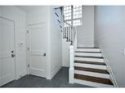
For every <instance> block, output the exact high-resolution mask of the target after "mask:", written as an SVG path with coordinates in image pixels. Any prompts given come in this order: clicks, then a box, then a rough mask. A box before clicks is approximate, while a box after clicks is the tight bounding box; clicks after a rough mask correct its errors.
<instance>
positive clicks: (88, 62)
mask: <svg viewBox="0 0 125 93" xmlns="http://www.w3.org/2000/svg"><path fill="white" fill-rule="evenodd" d="M74 62H75V63H82V64H95V65H106V64H105V63H101V62H91V61H74Z"/></svg>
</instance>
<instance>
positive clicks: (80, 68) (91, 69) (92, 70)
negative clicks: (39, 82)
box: [74, 66, 109, 74]
mask: <svg viewBox="0 0 125 93" xmlns="http://www.w3.org/2000/svg"><path fill="white" fill-rule="evenodd" d="M74 69H75V70H83V71H90V72H97V73H104V74H109V72H108V71H107V70H101V69H93V68H85V67H76V66H75V67H74Z"/></svg>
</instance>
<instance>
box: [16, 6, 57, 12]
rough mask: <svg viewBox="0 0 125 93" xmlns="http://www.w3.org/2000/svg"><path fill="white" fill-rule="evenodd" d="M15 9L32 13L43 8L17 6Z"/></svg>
mask: <svg viewBox="0 0 125 93" xmlns="http://www.w3.org/2000/svg"><path fill="white" fill-rule="evenodd" d="M17 7H18V8H20V9H22V10H23V11H25V12H29V11H32V10H36V9H39V8H41V7H43V6H17ZM55 7H59V6H55Z"/></svg>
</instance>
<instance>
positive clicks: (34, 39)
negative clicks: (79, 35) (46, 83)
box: [29, 23, 47, 77]
mask: <svg viewBox="0 0 125 93" xmlns="http://www.w3.org/2000/svg"><path fill="white" fill-rule="evenodd" d="M46 33H47V31H46V24H44V23H40V24H35V25H31V26H29V37H30V41H29V42H30V46H29V47H30V53H29V54H30V63H29V65H30V67H29V72H30V74H32V75H36V76H40V77H46V72H45V70H46V49H47V42H46V41H47V40H46V39H47V37H46V36H47V35H46Z"/></svg>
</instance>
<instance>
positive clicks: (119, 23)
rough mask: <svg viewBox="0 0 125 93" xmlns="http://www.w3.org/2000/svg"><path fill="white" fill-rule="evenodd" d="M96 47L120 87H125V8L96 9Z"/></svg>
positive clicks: (101, 7) (102, 7)
mask: <svg viewBox="0 0 125 93" xmlns="http://www.w3.org/2000/svg"><path fill="white" fill-rule="evenodd" d="M95 46H99V47H100V48H101V49H102V50H103V54H104V55H105V57H106V59H107V60H108V61H107V63H108V64H109V65H110V66H111V68H112V70H113V73H114V76H115V78H116V81H117V83H118V85H119V86H120V87H125V74H124V73H125V54H124V49H125V7H123V6H99V7H98V6H97V7H96V8H95Z"/></svg>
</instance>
